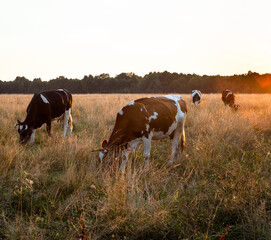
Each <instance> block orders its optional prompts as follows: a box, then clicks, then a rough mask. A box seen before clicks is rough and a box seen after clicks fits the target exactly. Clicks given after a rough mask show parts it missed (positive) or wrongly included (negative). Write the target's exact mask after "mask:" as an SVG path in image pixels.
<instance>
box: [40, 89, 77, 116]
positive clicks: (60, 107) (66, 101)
mask: <svg viewBox="0 0 271 240" xmlns="http://www.w3.org/2000/svg"><path fill="white" fill-rule="evenodd" d="M40 94H42V95H43V96H44V97H45V98H46V99H47V100H48V102H49V103H48V104H49V106H50V111H51V117H52V119H54V118H57V117H60V116H61V115H62V114H63V113H64V112H65V111H66V110H68V109H69V108H71V107H72V95H71V94H70V92H68V91H67V90H64V89H63V90H62V89H59V90H54V91H44V92H41V93H40Z"/></svg>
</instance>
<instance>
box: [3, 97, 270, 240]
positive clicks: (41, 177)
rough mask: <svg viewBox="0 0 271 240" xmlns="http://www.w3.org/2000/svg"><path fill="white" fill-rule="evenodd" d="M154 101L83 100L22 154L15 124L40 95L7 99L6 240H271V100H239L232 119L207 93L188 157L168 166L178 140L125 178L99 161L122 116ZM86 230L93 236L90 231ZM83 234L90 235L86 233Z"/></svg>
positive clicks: (156, 146)
mask: <svg viewBox="0 0 271 240" xmlns="http://www.w3.org/2000/svg"><path fill="white" fill-rule="evenodd" d="M143 96H147V95H139V94H138V95H122V94H119V95H117V94H113V95H98V94H97V95H74V104H73V110H72V116H73V123H74V131H73V136H72V137H71V138H67V137H66V138H65V139H62V138H61V135H62V132H63V126H62V123H58V122H54V123H53V124H52V135H53V137H52V138H48V137H47V133H46V129H45V126H43V127H42V128H40V129H39V130H37V131H36V142H35V143H34V144H33V145H29V144H28V145H26V146H21V145H20V144H19V134H18V133H17V131H16V130H15V129H14V127H13V125H14V124H15V122H16V121H17V118H18V119H19V120H24V118H25V115H26V113H25V111H26V107H27V105H28V103H29V101H30V99H31V97H32V95H0V239H39V240H41V239H76V238H77V235H78V234H79V235H80V234H82V232H85V233H84V234H83V235H84V237H85V238H88V239H183V240H184V239H186V240H187V239H222V240H223V239H246V240H248V239H271V154H270V152H271V95H270V94H269V95H268V94H262V95H260V94H259V95H257V94H255V95H254V94H240V95H237V97H236V102H237V104H240V106H241V107H240V110H239V111H233V110H231V109H229V108H227V107H224V104H223V102H222V100H221V95H220V94H204V95H203V101H202V103H201V104H200V105H199V106H197V107H195V106H192V105H191V101H190V95H182V97H183V98H184V99H185V100H186V101H187V103H188V107H189V111H188V115H187V118H186V126H185V129H186V140H187V142H186V148H185V151H184V153H183V154H182V155H181V157H180V159H179V160H178V162H176V163H175V164H174V165H173V166H171V167H168V166H167V162H168V161H169V157H170V153H171V142H170V140H163V141H156V142H155V141H153V143H152V149H151V157H150V171H149V172H146V171H145V168H144V167H145V163H144V158H143V155H142V148H141V149H140V150H139V151H138V152H137V153H133V154H130V155H129V161H128V163H127V164H126V171H125V173H124V174H120V172H119V169H118V164H117V163H118V162H117V161H116V164H108V165H107V164H103V165H101V164H100V163H99V160H98V154H97V153H91V149H93V148H99V147H100V142H101V141H102V140H103V139H104V138H108V137H109V135H110V133H111V131H112V128H113V126H114V122H115V116H116V113H117V112H118V110H119V109H120V108H121V107H122V106H123V105H125V104H127V103H128V102H130V101H131V100H134V99H137V98H139V97H143ZM83 226H84V228H83ZM82 228H83V231H82Z"/></svg>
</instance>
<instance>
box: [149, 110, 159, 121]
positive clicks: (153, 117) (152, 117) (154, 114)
mask: <svg viewBox="0 0 271 240" xmlns="http://www.w3.org/2000/svg"><path fill="white" fill-rule="evenodd" d="M157 116H158V113H157V112H154V113H153V115H152V116H150V117H149V122H150V121H151V120H152V119H156V118H157Z"/></svg>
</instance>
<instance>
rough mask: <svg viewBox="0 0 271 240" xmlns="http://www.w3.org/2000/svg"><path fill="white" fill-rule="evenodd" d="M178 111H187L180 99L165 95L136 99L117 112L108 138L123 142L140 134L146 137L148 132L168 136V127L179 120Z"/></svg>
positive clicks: (138, 136)
mask: <svg viewBox="0 0 271 240" xmlns="http://www.w3.org/2000/svg"><path fill="white" fill-rule="evenodd" d="M178 106H179V107H178ZM180 111H182V112H184V111H185V112H186V111H187V108H186V103H185V102H184V101H183V100H182V99H179V100H178V101H177V100H176V101H174V100H173V99H170V98H167V97H151V98H141V99H137V100H135V101H133V102H131V103H129V104H127V105H126V106H124V107H123V108H122V109H121V110H120V111H119V112H118V114H117V119H116V123H115V126H114V129H113V132H112V135H111V137H110V139H113V141H115V142H116V143H117V142H121V143H124V142H129V141H131V140H133V139H135V138H140V137H142V136H145V137H147V138H148V136H149V134H150V132H156V133H158V132H159V133H161V134H162V135H163V134H164V135H165V136H168V135H170V133H169V129H170V127H171V126H172V125H173V123H174V122H175V123H176V124H177V122H178V121H179V120H180V119H179V118H180V116H179V115H180ZM166 133H168V135H166Z"/></svg>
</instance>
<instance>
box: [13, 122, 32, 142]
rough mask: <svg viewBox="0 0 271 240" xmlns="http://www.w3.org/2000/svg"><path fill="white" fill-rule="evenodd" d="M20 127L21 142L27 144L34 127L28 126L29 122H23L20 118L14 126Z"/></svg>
mask: <svg viewBox="0 0 271 240" xmlns="http://www.w3.org/2000/svg"><path fill="white" fill-rule="evenodd" d="M17 126H19V127H18V133H19V134H20V143H21V144H25V143H26V142H27V141H28V140H29V139H30V137H31V134H32V132H33V128H30V127H28V125H27V124H23V123H22V122H20V121H19V120H17V123H15V125H14V127H15V128H16V127H17Z"/></svg>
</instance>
